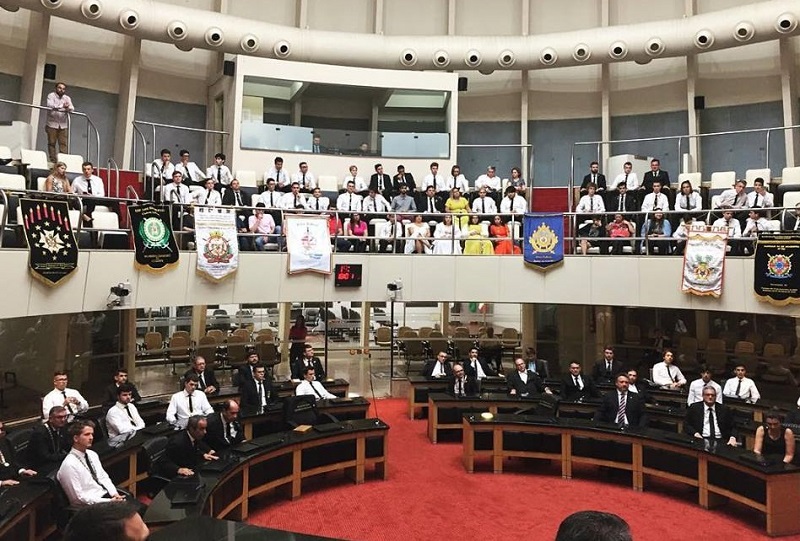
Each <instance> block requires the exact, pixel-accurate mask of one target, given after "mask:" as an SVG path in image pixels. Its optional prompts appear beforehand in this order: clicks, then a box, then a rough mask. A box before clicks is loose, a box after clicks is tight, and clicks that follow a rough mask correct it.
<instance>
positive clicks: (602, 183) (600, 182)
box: [581, 173, 606, 195]
mask: <svg viewBox="0 0 800 541" xmlns="http://www.w3.org/2000/svg"><path fill="white" fill-rule="evenodd" d="M590 182H592V174H591V173H589V174H588V175H586V176H585V177H583V182H581V195H586V193H587V192H588V190H587V189H586V187H587V186H588V185H589V183H590ZM605 189H606V176H605V175H604V174H603V173H597V191H598V192H600V193H602V191H604V190H605Z"/></svg>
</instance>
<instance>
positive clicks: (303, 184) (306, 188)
mask: <svg viewBox="0 0 800 541" xmlns="http://www.w3.org/2000/svg"><path fill="white" fill-rule="evenodd" d="M295 182H297V183H298V184H300V191H302V192H303V193H311V190H313V189H314V188H316V187H317V179H316V178H315V177H314V173H312V172H310V171H309V170H308V164H307V163H306V162H300V171H298V172H297V173H295V174H294V175H292V183H295Z"/></svg>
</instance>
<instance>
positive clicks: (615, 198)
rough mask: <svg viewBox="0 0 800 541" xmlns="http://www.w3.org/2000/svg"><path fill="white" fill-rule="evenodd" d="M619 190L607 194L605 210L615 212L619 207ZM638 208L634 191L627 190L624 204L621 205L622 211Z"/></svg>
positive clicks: (633, 210) (635, 210) (631, 210)
mask: <svg viewBox="0 0 800 541" xmlns="http://www.w3.org/2000/svg"><path fill="white" fill-rule="evenodd" d="M619 198H620V194H619V192H618V191H617V192H612V193H610V194H608V197H607V201H606V210H607V211H608V212H617V211H618V209H619ZM638 210H639V207H638V205H637V204H636V193H634V192H627V193H626V194H625V205H624V206H623V209H622V212H625V213H628V212H637V211H638Z"/></svg>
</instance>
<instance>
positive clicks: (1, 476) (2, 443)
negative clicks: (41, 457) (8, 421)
mask: <svg viewBox="0 0 800 541" xmlns="http://www.w3.org/2000/svg"><path fill="white" fill-rule="evenodd" d="M0 453H3V458H5V459H6V461H5V463H0V481H5V480H6V479H16V478H18V477H19V470H20V468H21V467H22V466H20V464H19V463H18V462H17V453H16V452H15V451H14V446H13V445H11V443H10V442H9V441H8V438H3V439H1V440H0ZM5 464H8V466H6V465H5Z"/></svg>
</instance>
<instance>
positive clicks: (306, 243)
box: [283, 215, 332, 274]
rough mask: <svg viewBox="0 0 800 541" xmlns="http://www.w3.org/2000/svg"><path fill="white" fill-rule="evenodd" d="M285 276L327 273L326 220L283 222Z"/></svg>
mask: <svg viewBox="0 0 800 541" xmlns="http://www.w3.org/2000/svg"><path fill="white" fill-rule="evenodd" d="M283 224H284V228H283V231H284V232H285V234H286V249H287V251H288V252H289V258H288V264H289V269H288V272H289V274H295V273H298V272H307V271H311V272H319V273H322V274H330V273H331V259H332V255H331V254H332V252H331V234H330V230H329V229H328V218H327V216H308V215H298V216H286V217H285V218H284V220H283Z"/></svg>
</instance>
